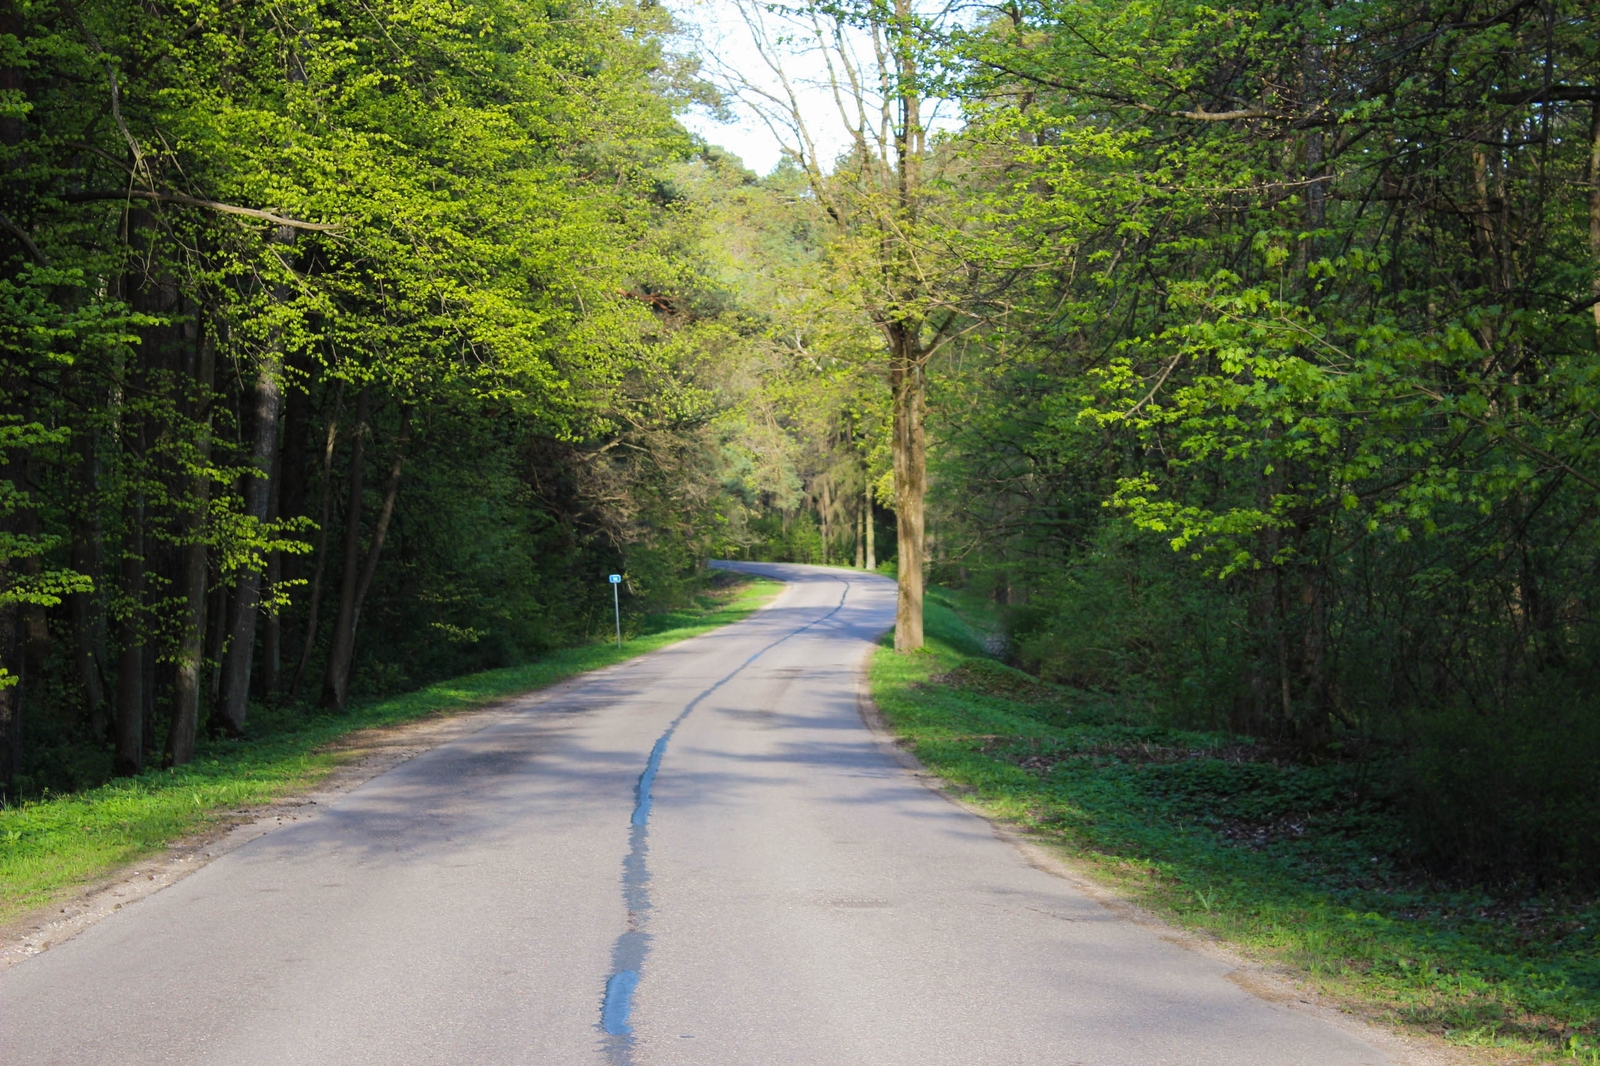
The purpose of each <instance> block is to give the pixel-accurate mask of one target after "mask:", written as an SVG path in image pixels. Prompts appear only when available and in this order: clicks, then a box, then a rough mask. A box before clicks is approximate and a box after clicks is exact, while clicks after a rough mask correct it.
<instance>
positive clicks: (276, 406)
mask: <svg viewBox="0 0 1600 1066" xmlns="http://www.w3.org/2000/svg"><path fill="white" fill-rule="evenodd" d="M272 239H273V242H274V243H275V244H279V245H283V246H288V245H291V244H293V243H294V239H295V233H294V230H293V229H291V228H289V227H288V226H279V227H278V228H277V230H276V231H275V232H274V234H273V238H272ZM282 295H283V294H280V298H282ZM282 378H283V353H282V351H281V350H280V349H279V348H278V347H277V346H276V344H269V345H268V346H267V349H266V351H265V352H263V353H262V356H261V364H260V366H258V367H257V368H256V387H255V420H254V429H255V433H254V440H253V441H252V447H251V456H250V458H251V464H250V465H251V466H252V467H253V468H254V470H255V473H253V474H252V475H251V476H250V477H249V479H248V481H247V483H246V487H245V513H246V514H248V515H249V516H250V517H252V518H254V519H255V520H256V521H258V522H265V521H266V520H267V511H268V506H269V503H270V495H271V489H272V471H273V468H274V467H275V466H276V465H277V458H278V432H279V427H278V416H279V415H280V414H282V411H283V382H282ZM234 597H235V599H234V604H233V616H232V618H231V619H230V622H229V625H228V652H227V660H226V663H225V664H224V666H223V673H224V674H225V678H224V682H223V701H222V726H223V728H224V729H226V730H227V731H228V732H229V733H232V734H237V733H238V732H239V731H240V730H241V729H243V728H244V720H245V714H246V712H247V710H248V708H249V702H250V668H251V666H252V665H253V661H254V659H255V650H256V620H257V618H258V616H259V615H260V610H259V608H260V605H261V572H260V571H259V570H246V571H245V572H244V573H243V574H241V575H240V577H239V581H238V583H237V584H236V585H235V587H234Z"/></svg>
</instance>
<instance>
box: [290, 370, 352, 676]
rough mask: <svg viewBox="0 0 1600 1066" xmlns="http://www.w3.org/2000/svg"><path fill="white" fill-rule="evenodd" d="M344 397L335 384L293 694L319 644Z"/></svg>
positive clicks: (323, 450)
mask: <svg viewBox="0 0 1600 1066" xmlns="http://www.w3.org/2000/svg"><path fill="white" fill-rule="evenodd" d="M343 400H344V382H342V381H341V382H339V384H338V385H337V386H335V388H334V394H333V408H332V409H331V410H330V411H329V412H328V428H327V432H326V434H325V435H324V440H323V445H322V503H321V506H320V507H319V509H318V512H317V514H318V517H317V567H316V570H315V571H314V572H313V573H312V575H311V602H310V603H309V604H308V605H307V607H306V635H305V646H304V647H303V648H302V649H301V651H300V665H299V666H296V667H295V670H294V682H293V684H291V685H290V687H289V698H290V699H291V700H298V699H299V698H300V686H301V684H302V683H303V682H304V681H305V676H306V668H307V667H309V666H310V665H311V652H312V651H313V649H315V648H316V645H317V612H318V608H319V607H321V605H322V575H323V573H324V572H325V571H326V570H327V568H328V524H329V520H330V518H331V515H330V513H329V512H330V509H331V508H332V505H333V447H334V444H335V443H336V442H337V440H338V436H339V406H340V404H341V403H342V402H343Z"/></svg>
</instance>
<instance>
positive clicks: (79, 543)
mask: <svg viewBox="0 0 1600 1066" xmlns="http://www.w3.org/2000/svg"><path fill="white" fill-rule="evenodd" d="M73 448H74V450H75V451H76V452H77V453H78V462H77V469H76V471H74V474H75V480H76V482H77V496H78V499H77V500H76V501H75V506H74V508H73V510H72V518H71V521H72V569H73V570H75V571H77V572H78V573H80V574H84V575H85V576H87V577H88V578H89V579H90V580H91V581H93V582H94V588H93V590H92V591H89V592H75V593H73V594H72V595H70V596H68V597H67V617H68V619H69V621H70V622H71V625H72V643H73V648H72V650H73V659H74V665H75V666H76V667H77V672H78V683H79V684H80V685H82V686H83V703H84V710H85V711H86V712H87V713H88V718H89V735H90V736H92V737H93V738H94V739H95V740H96V741H100V740H104V739H105V736H106V730H107V729H108V728H109V727H110V724H111V715H110V712H109V709H108V706H107V703H106V677H105V661H106V616H105V593H104V589H105V555H104V540H103V529H102V527H101V524H100V507H101V505H102V502H103V501H102V500H101V499H100V473H99V463H100V460H99V456H98V454H97V449H96V448H95V444H94V438H93V437H92V436H90V435H89V434H88V433H85V432H82V431H80V432H78V433H76V434H74V436H73Z"/></svg>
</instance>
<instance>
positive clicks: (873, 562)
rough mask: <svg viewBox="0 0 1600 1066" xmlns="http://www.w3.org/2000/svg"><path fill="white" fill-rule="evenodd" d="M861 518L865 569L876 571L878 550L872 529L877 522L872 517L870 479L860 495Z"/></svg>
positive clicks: (874, 531)
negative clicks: (865, 551) (865, 546)
mask: <svg viewBox="0 0 1600 1066" xmlns="http://www.w3.org/2000/svg"><path fill="white" fill-rule="evenodd" d="M861 517H862V519H863V521H864V523H865V525H866V527H867V569H868V570H876V569H878V549H877V545H876V543H875V533H876V530H875V529H874V527H875V526H876V525H877V520H876V519H875V518H873V517H872V481H871V479H870V477H869V478H868V481H867V491H866V492H865V493H864V494H863V495H862V499H861Z"/></svg>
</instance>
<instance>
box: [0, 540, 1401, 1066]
mask: <svg viewBox="0 0 1600 1066" xmlns="http://www.w3.org/2000/svg"><path fill="white" fill-rule="evenodd" d="M743 568H745V569H749V570H754V571H759V572H761V573H765V574H770V575H773V576H777V577H782V578H783V579H785V580H786V581H788V582H789V585H788V587H787V588H786V589H785V591H784V592H783V594H782V595H781V596H780V597H779V599H778V600H777V601H776V602H775V603H774V604H773V605H772V606H771V607H770V608H769V609H767V610H765V611H762V612H760V613H759V614H757V615H755V616H754V617H752V618H750V619H748V620H746V621H744V622H741V623H739V624H737V625H733V626H729V627H727V628H725V629H722V630H718V631H717V632H714V633H711V634H708V635H706V636H703V637H698V638H696V639H694V640H690V641H687V642H685V643H683V644H679V645H676V646H674V647H672V648H669V649H666V650H664V651H660V652H657V653H654V654H651V655H648V656H644V657H642V658H640V659H636V660H633V661H631V662H628V663H625V664H622V665H620V666H617V667H612V668H609V669H606V670H602V671H598V672H596V673H594V674H592V675H589V676H588V677H587V678H586V679H585V680H584V681H582V682H581V683H579V684H576V685H569V686H565V687H563V688H562V689H561V690H559V691H557V692H555V693H553V694H551V693H546V694H542V695H541V694H533V695H530V696H529V697H527V698H526V699H525V700H524V701H523V705H522V706H521V707H520V708H519V713H517V714H515V715H513V716H511V717H509V718H506V719H502V720H500V721H498V722H496V723H495V724H493V725H491V726H489V727H487V728H485V729H483V730H482V731H481V732H478V733H475V734H473V735H471V736H469V737H465V738H463V739H460V740H457V741H454V742H452V743H449V744H446V745H444V746H442V747H439V748H436V749H434V750H433V751H431V752H428V753H427V754H424V755H422V756H419V757H418V758H416V759H413V760H412V761H410V762H408V763H406V764H404V765H402V766H400V767H398V768H396V769H394V770H392V771H390V772H388V773H386V774H384V775H382V776H380V777H377V778H374V779H373V780H372V781H370V782H368V783H367V784H365V785H363V786H361V787H360V788H358V789H356V790H354V791H352V792H350V793H348V794H346V795H344V796H343V797H341V798H340V799H338V800H337V801H336V802H334V803H332V804H331V805H329V806H328V807H327V808H325V809H321V811H320V813H319V814H316V815H314V816H312V817H311V818H309V819H306V818H302V819H301V820H299V821H297V822H293V823H291V824H289V825H286V826H285V827H283V828H281V829H277V830H275V831H273V832H271V833H268V834H267V835H265V836H262V837H260V838H258V839H256V840H254V841H252V842H250V843H248V844H246V845H244V846H243V847H240V848H239V849H237V850H235V851H233V852H230V853H228V854H226V855H224V856H222V857H221V858H219V859H217V860H216V861H215V862H213V863H211V864H210V865H208V866H206V867H205V868H203V869H201V870H199V871H198V872H196V873H195V874H194V875H192V876H190V877H188V878H186V879H184V880H182V881H180V882H178V883H177V884H175V885H173V886H172V887H170V888H167V889H165V890H163V891H161V892H158V893H155V894H154V895H151V896H149V897H147V898H145V899H143V900H141V901H140V902H138V903H135V904H133V905H131V906H129V907H126V908H124V909H123V910H122V911H120V912H118V913H117V914H115V915H113V916H112V917H110V918H108V919H106V920H105V921H103V922H101V923H100V924H98V925H96V926H93V927H92V928H90V929H88V930H87V931H85V932H84V933H82V934H81V935H79V936H78V937H76V938H75V939H73V940H70V941H68V942H66V943H64V944H61V945H59V946H57V947H55V948H54V949H52V950H50V951H48V952H46V953H44V954H42V955H39V956H37V957H35V958H32V959H30V960H28V961H26V962H23V963H21V964H19V965H16V966H13V967H11V968H10V969H9V970H7V971H5V972H3V973H0V1062H3V1063H6V1064H16V1066H35V1064H37V1066H55V1064H69V1063H71V1064H78V1063H83V1064H113V1063H115V1064H119V1066H123V1064H144V1063H151V1064H154V1063H163V1064H166V1063H172V1064H184V1066H188V1064H202V1063H204V1064H215V1066H253V1064H263V1066H266V1064H271V1066H290V1064H294V1066H300V1064H304V1066H365V1064H372V1066H380V1064H381V1066H422V1064H438V1066H487V1064H502V1063H504V1064H526V1066H565V1064H568V1063H571V1064H582V1066H669V1064H696V1066H901V1064H904V1066H1028V1064H1035V1063H1037V1064H1041V1066H1042V1064H1049V1066H1070V1064H1079V1066H1087V1064H1093V1066H1157V1064H1172V1066H1380V1064H1387V1063H1390V1062H1391V1060H1390V1059H1389V1058H1387V1057H1386V1056H1385V1055H1384V1054H1383V1053H1382V1052H1380V1051H1379V1050H1377V1049H1376V1048H1375V1047H1373V1046H1372V1045H1370V1044H1368V1043H1365V1042H1363V1041H1362V1040H1361V1039H1359V1038H1358V1037H1356V1036H1354V1035H1352V1034H1351V1033H1348V1032H1346V1031H1345V1030H1344V1029H1341V1028H1338V1027H1335V1026H1334V1025H1332V1024H1329V1023H1327V1022H1325V1021H1323V1020H1321V1019H1320V1018H1318V1017H1315V1016H1312V1015H1309V1014H1306V1013H1302V1012H1299V1011H1295V1010H1289V1009H1285V1008H1284V1007H1282V1006H1280V1005H1277V1004H1274V1003H1269V1002H1267V1001H1265V1000H1263V999H1259V998H1257V997H1255V996H1252V995H1250V994H1249V993H1247V992H1246V991H1244V990H1243V989H1241V988H1240V987H1238V986H1237V985H1236V984H1234V983H1232V982H1230V981H1228V980H1226V979H1225V975H1226V973H1227V971H1228V969H1229V967H1228V966H1227V965H1225V964H1224V963H1222V962H1219V961H1216V960H1213V959H1211V958H1209V957H1206V956H1204V955H1201V954H1197V953H1195V952H1191V951H1187V950H1184V949H1183V948H1181V947H1179V946H1176V945H1175V944H1173V943H1170V942H1168V941H1165V940H1163V939H1161V938H1160V936H1159V935H1158V934H1157V933H1155V932H1153V931H1151V930H1150V929H1148V928H1145V927H1143V926H1140V925H1137V924H1134V923H1131V922H1128V921H1126V920H1124V919H1122V918H1120V917H1119V916H1118V914H1117V913H1116V912H1114V911H1111V910H1108V909H1106V908H1104V907H1102V906H1100V905H1099V904H1097V903H1095V902H1093V901H1091V900H1089V899H1087V898H1085V897H1084V896H1082V895H1081V894H1079V893H1078V892H1076V891H1075V890H1074V889H1073V888H1072V887H1071V885H1069V884H1068V883H1067V882H1065V881H1062V880H1061V879H1059V878H1056V877H1054V876H1052V875H1051V874H1049V873H1046V872H1044V871H1041V870H1040V869H1037V868H1035V867H1034V866H1032V865H1030V864H1029V862H1028V861H1027V859H1026V858H1025V857H1024V856H1023V855H1022V854H1021V853H1020V852H1019V851H1018V850H1017V849H1016V848H1014V847H1013V846H1012V845H1010V844H1008V843H1006V842H1005V841H1004V840H1002V839H1000V838H999V837H998V836H997V835H996V834H995V833H994V832H993V830H992V829H991V828H990V827H989V825H988V824H987V823H986V822H984V821H983V820H981V819H979V818H977V817H975V816H973V815H971V814H969V813H967V812H965V811H963V810H961V809H960V808H958V807H956V806H954V805H953V804H951V803H949V802H948V801H946V800H945V799H943V798H941V797H940V796H939V795H937V794H936V793H934V792H932V791H930V790H929V789H927V788H926V787H924V786H923V785H922V784H921V783H920V782H919V781H917V779H915V778H914V777H913V776H911V775H910V774H908V773H907V772H906V771H905V770H903V769H901V768H900V767H899V766H898V765H897V763H896V762H895V761H894V760H893V759H892V758H891V757H890V756H889V755H888V754H887V753H885V752H884V751H883V750H882V748H881V747H879V745H878V744H877V742H876V741H875V740H874V739H873V737H872V735H871V734H870V733H869V732H868V731H867V729H866V728H865V727H864V726H863V724H862V722H861V719H860V716H859V709H858V704H857V694H858V682H859V678H860V676H861V671H862V669H863V668H864V665H865V664H864V658H865V656H866V654H867V653H868V651H869V650H870V648H871V646H872V641H873V640H874V639H875V638H876V637H877V636H878V635H879V634H880V633H882V632H883V631H884V630H885V629H886V628H887V627H888V626H889V625H890V624H891V622H892V620H893V613H894V590H893V586H892V585H891V584H890V583H889V582H888V581H886V580H884V579H882V578H878V577H873V576H869V575H865V574H861V573H859V572H852V571H848V570H837V569H827V568H822V567H803V566H785V565H776V564H772V565H767V564H762V565H756V564H748V565H745V566H744V567H743Z"/></svg>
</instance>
